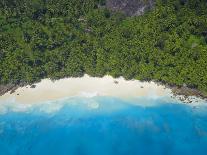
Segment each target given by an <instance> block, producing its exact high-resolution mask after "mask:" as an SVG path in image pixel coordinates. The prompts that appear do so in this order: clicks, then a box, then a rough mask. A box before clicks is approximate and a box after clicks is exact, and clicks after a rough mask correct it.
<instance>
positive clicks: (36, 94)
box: [0, 75, 171, 104]
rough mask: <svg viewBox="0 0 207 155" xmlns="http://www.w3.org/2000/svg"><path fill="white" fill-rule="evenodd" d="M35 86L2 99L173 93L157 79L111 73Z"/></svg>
mask: <svg viewBox="0 0 207 155" xmlns="http://www.w3.org/2000/svg"><path fill="white" fill-rule="evenodd" d="M35 85H36V87H35V88H30V86H25V87H21V88H18V89H17V90H16V91H15V92H14V93H12V94H10V92H8V93H6V94H4V95H3V96H0V102H3V101H6V100H9V99H13V100H15V102H18V103H23V104H31V103H38V102H44V101H48V100H57V99H61V98H65V97H72V96H84V97H93V96H115V97H122V98H130V97H139V96H165V95H169V94H170V93H171V90H170V89H167V88H165V86H162V85H158V84H156V83H154V82H141V81H138V80H129V81H127V80H125V79H124V78H122V77H121V78H117V79H114V78H113V77H111V76H104V77H102V78H97V77H90V76H88V75H85V76H83V77H80V78H64V79H60V80H56V81H51V80H50V79H44V80H42V81H41V82H39V83H36V84H35Z"/></svg>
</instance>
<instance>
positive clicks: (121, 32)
mask: <svg viewBox="0 0 207 155" xmlns="http://www.w3.org/2000/svg"><path fill="white" fill-rule="evenodd" d="M104 4H105V1H104V0H1V1H0V84H2V85H4V84H9V83H12V84H19V83H33V82H37V81H39V80H40V79H42V78H51V79H59V78H62V77H69V76H70V77H71V76H72V77H76V76H82V75H83V74H85V73H87V74H89V75H91V76H103V75H105V74H110V75H112V76H114V77H118V76H124V77H125V78H126V79H132V78H134V79H139V80H157V81H161V82H164V83H168V84H170V85H177V86H182V85H184V84H185V85H187V86H188V87H191V88H196V89H198V90H200V91H202V92H203V93H204V94H207V9H206V8H207V2H206V0H157V2H156V6H155V7H154V9H152V10H151V11H149V12H146V13H145V14H144V15H142V16H138V17H127V16H125V15H123V14H122V13H115V12H110V11H109V10H107V8H105V7H104Z"/></svg>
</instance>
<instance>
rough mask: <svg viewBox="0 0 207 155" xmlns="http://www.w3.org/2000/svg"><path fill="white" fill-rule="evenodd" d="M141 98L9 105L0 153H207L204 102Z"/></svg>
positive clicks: (0, 120)
mask: <svg viewBox="0 0 207 155" xmlns="http://www.w3.org/2000/svg"><path fill="white" fill-rule="evenodd" d="M145 101H146V102H156V104H155V105H154V106H142V105H144V104H145V103H144V102H145ZM139 102H142V103H141V104H142V105H141V104H137V103H135V101H133V103H132V101H124V100H121V99H118V98H110V97H100V98H94V99H78V98H75V99H72V100H62V101H59V102H58V103H55V104H51V105H50V104H49V105H48V107H47V106H45V105H44V106H42V105H40V106H36V107H34V108H33V109H30V110H29V111H24V112H15V111H10V112H9V111H8V112H7V113H5V114H2V115H0V152H1V153H0V154H2V155H17V154H20V155H28V154H30V155H41V154H43V155H45V154H50V155H52V154H54V155H56V154H60V155H62V154H75V155H97V154H99V155H106V154H107V155H108V154H111V155H115V154H116V155H136V154H144V155H151V154H156V155H180V154H185V155H194V154H196V155H206V153H207V147H206V146H207V107H206V106H198V107H193V106H188V105H185V104H175V103H173V104H172V103H165V102H164V101H162V100H159V99H156V100H147V99H146V100H143V99H142V100H140V101H139ZM59 104H61V106H60V107H59V108H56V111H55V110H54V108H53V110H52V111H48V108H51V106H53V105H55V106H56V107H57V105H59ZM46 109H47V110H46ZM57 109H58V110H57Z"/></svg>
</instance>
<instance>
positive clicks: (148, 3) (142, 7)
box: [106, 0, 155, 16]
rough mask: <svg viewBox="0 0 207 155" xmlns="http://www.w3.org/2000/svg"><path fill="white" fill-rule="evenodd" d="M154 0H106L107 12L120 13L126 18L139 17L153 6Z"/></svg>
mask: <svg viewBox="0 0 207 155" xmlns="http://www.w3.org/2000/svg"><path fill="white" fill-rule="evenodd" d="M154 1H155V0H107V1H106V7H107V8H108V9H109V10H112V11H116V12H122V13H124V14H125V15H127V16H139V15H142V14H143V13H144V12H146V11H148V10H150V9H152V8H153V6H154V3H155V2H154Z"/></svg>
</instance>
